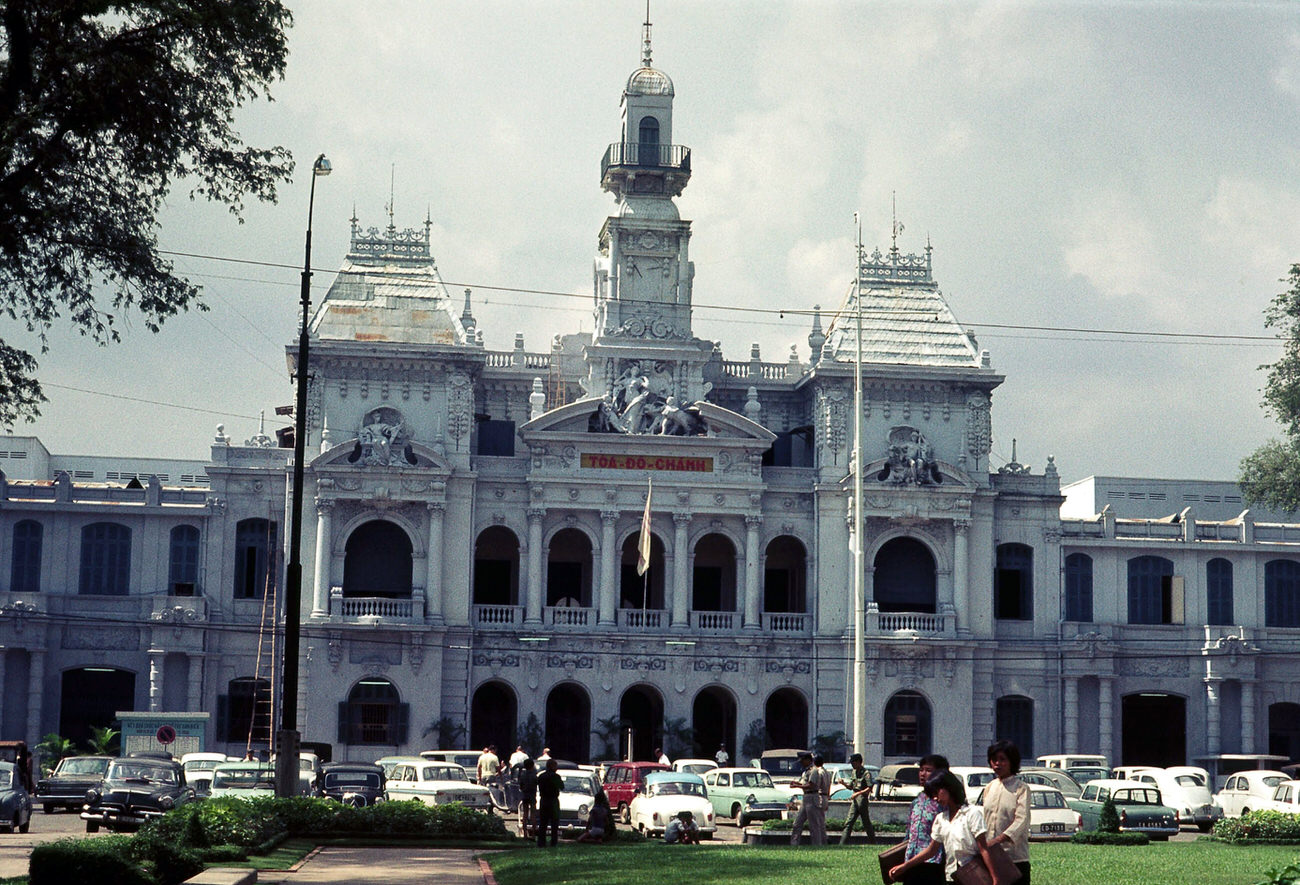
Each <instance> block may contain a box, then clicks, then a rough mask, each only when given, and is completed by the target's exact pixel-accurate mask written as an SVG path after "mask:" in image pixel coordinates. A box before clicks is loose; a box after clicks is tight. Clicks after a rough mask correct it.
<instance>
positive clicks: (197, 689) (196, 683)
mask: <svg viewBox="0 0 1300 885" xmlns="http://www.w3.org/2000/svg"><path fill="white" fill-rule="evenodd" d="M189 659H190V666H189V674H188V675H189V684H188V686H187V687H186V692H185V709H186V710H189V711H190V712H194V711H197V710H204V709H207V708H206V707H204V706H203V655H201V654H191V655H189Z"/></svg>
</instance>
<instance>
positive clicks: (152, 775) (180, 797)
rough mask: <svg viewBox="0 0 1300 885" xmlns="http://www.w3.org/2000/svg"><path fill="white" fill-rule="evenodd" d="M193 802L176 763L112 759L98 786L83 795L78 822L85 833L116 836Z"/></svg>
mask: <svg viewBox="0 0 1300 885" xmlns="http://www.w3.org/2000/svg"><path fill="white" fill-rule="evenodd" d="M193 798H194V791H193V790H192V789H190V788H189V787H188V786H186V784H185V769H184V768H182V767H181V764H180V763H179V762H175V761H172V760H168V759H158V758H148V757H127V758H122V759H114V760H113V761H112V762H111V763H109V766H108V771H107V772H105V774H104V780H103V781H102V782H101V783H100V784H99V786H97V787H95V788H93V789H91V790H90V791H89V792H87V793H86V804H85V807H84V809H83V810H82V812H81V819H82V820H84V821H85V822H86V832H87V833H96V832H98V831H99V828H100V827H101V826H102V827H104V828H105V829H109V830H112V831H114V832H118V831H121V830H135V829H137V828H139V826H140V824H142V823H144V822H145V821H147V820H150V819H151V818H155V817H159V816H161V815H163V814H166V813H167V812H168V811H171V810H172V809H173V808H175V807H176V806H178V805H182V804H184V803H186V802H189V801H190V800H191V799H193Z"/></svg>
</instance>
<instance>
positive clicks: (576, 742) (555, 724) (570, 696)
mask: <svg viewBox="0 0 1300 885" xmlns="http://www.w3.org/2000/svg"><path fill="white" fill-rule="evenodd" d="M545 743H546V746H548V747H550V748H551V755H552V756H554V757H555V758H556V759H567V760H569V761H571V762H586V761H587V756H588V753H589V750H590V746H591V699H590V698H588V697H587V693H586V692H585V691H583V690H582V688H580V687H579V686H577V685H574V684H573V683H572V682H566V683H563V684H561V685H557V686H555V688H553V689H551V693H550V694H548V695H547V696H546V741H545Z"/></svg>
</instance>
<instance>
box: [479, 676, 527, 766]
mask: <svg viewBox="0 0 1300 885" xmlns="http://www.w3.org/2000/svg"><path fill="white" fill-rule="evenodd" d="M518 715H519V702H518V701H517V700H516V699H515V693H514V690H513V689H512V688H510V686H508V685H506V684H505V683H504V682H485V683H483V684H482V685H480V686H479V687H478V689H477V690H476V691H475V692H474V698H473V700H472V701H471V702H470V708H469V745H470V748H471V749H474V750H481V749H483V748H484V747H486V746H488V745H490V744H496V747H497V749H498V750H500V751H501V752H502V753H503V754H508V752H509V751H510V750H513V749H514V748H515V723H516V722H518V721H519V720H518Z"/></svg>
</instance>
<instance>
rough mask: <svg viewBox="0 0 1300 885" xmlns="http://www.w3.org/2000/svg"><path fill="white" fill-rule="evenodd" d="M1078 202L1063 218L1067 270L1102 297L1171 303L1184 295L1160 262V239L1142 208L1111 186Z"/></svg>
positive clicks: (1162, 304)
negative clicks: (1108, 189)
mask: <svg viewBox="0 0 1300 885" xmlns="http://www.w3.org/2000/svg"><path fill="white" fill-rule="evenodd" d="M1081 202H1085V203H1086V204H1085V205H1083V206H1081V207H1077V208H1075V209H1074V210H1073V212H1072V214H1071V215H1070V216H1068V217H1067V218H1066V219H1064V220H1063V222H1062V227H1063V229H1064V230H1063V236H1062V240H1063V246H1064V249H1063V258H1064V260H1065V267H1066V269H1067V270H1068V271H1069V272H1070V273H1072V274H1078V275H1079V276H1082V277H1084V278H1085V279H1086V280H1088V282H1089V283H1091V284H1092V286H1093V288H1095V289H1096V290H1097V292H1098V293H1099V294H1100V295H1102V296H1104V297H1106V298H1125V299H1132V300H1134V301H1137V302H1140V303H1143V304H1145V305H1147V306H1148V307H1150V308H1152V309H1163V308H1168V307H1172V306H1173V304H1174V303H1175V302H1176V301H1177V299H1178V297H1179V296H1180V295H1181V294H1182V293H1181V291H1180V289H1179V288H1178V277H1177V276H1176V275H1175V274H1173V273H1171V272H1169V271H1168V270H1166V269H1165V268H1164V267H1162V264H1163V263H1164V258H1163V255H1162V254H1161V250H1160V238H1159V237H1158V236H1157V233H1156V231H1155V230H1154V228H1153V225H1152V223H1151V219H1150V218H1149V217H1148V215H1147V213H1146V210H1145V207H1143V206H1142V205H1138V204H1137V203H1136V202H1135V201H1134V200H1133V199H1132V198H1131V197H1130V196H1128V195H1126V194H1121V193H1118V192H1115V191H1107V192H1102V193H1099V194H1095V195H1092V196H1090V197H1088V198H1086V200H1085V199H1083V198H1081Z"/></svg>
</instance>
